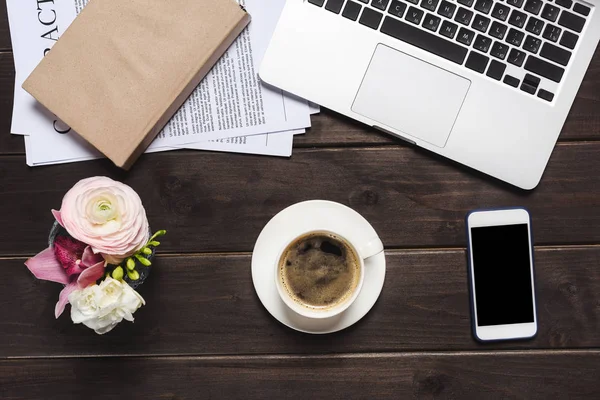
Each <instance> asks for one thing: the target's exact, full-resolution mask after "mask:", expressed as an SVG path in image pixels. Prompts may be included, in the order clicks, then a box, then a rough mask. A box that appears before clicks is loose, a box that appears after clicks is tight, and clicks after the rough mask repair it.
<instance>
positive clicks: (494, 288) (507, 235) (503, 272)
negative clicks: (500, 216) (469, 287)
mask: <svg viewBox="0 0 600 400" xmlns="http://www.w3.org/2000/svg"><path fill="white" fill-rule="evenodd" d="M471 244H472V248H471V252H472V254H473V273H474V278H475V301H476V303H475V304H476V309H477V325H478V326H490V325H505V324H520V323H526V322H534V318H533V313H534V310H533V290H532V284H531V265H530V257H529V232H528V225H527V224H517V225H503V226H486V227H478V228H471Z"/></svg>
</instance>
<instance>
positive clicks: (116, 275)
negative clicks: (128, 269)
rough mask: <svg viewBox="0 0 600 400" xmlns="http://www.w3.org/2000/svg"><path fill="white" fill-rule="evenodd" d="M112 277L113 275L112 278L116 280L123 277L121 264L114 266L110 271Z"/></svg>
mask: <svg viewBox="0 0 600 400" xmlns="http://www.w3.org/2000/svg"><path fill="white" fill-rule="evenodd" d="M112 277H113V279H116V280H118V281H120V280H121V279H123V268H122V267H121V266H118V267H117V268H115V269H114V270H113V272H112Z"/></svg>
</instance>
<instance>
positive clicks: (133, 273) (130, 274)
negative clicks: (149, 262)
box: [127, 270, 140, 281]
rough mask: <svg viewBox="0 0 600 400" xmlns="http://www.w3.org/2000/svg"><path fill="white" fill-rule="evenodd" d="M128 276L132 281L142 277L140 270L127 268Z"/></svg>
mask: <svg viewBox="0 0 600 400" xmlns="http://www.w3.org/2000/svg"><path fill="white" fill-rule="evenodd" d="M127 276H128V277H129V279H131V280H132V281H137V280H138V279H140V274H138V272H137V271H136V270H133V271H129V270H127Z"/></svg>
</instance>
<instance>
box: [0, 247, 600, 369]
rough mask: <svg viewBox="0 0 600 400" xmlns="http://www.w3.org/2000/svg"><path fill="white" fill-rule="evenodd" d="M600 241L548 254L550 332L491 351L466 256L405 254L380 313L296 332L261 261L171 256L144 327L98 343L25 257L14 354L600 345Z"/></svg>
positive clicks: (17, 277) (393, 256)
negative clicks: (331, 329) (271, 293)
mask: <svg viewBox="0 0 600 400" xmlns="http://www.w3.org/2000/svg"><path fill="white" fill-rule="evenodd" d="M598 260H600V246H592V247H587V248H569V249H565V248H547V249H539V250H537V252H536V284H537V293H538V320H539V333H538V336H537V337H536V338H535V339H533V340H530V341H524V342H511V343H504V344H492V345H480V344H478V343H477V342H475V341H474V339H473V338H472V336H471V331H470V312H469V300H468V291H467V276H466V256H465V253H464V251H462V250H437V251H426V250H418V251H393V252H388V254H387V262H388V267H387V276H386V282H385V286H384V289H383V293H382V295H381V297H380V298H379V301H378V302H377V303H376V305H375V307H374V308H373V309H372V310H371V312H370V313H369V314H367V316H366V317H365V318H364V319H363V320H361V321H360V322H358V323H357V324H356V325H354V326H353V327H351V328H349V329H347V330H345V331H342V332H340V333H337V334H334V335H326V336H312V335H306V334H302V333H298V332H296V331H293V330H291V329H289V328H287V327H285V326H284V325H282V324H280V323H279V322H278V321H277V320H275V319H274V318H273V317H272V316H271V315H270V314H269V313H268V312H267V311H266V310H265V309H264V308H263V306H262V304H261V303H260V301H259V299H258V297H257V296H256V293H255V291H254V287H253V284H252V281H251V276H250V256H249V255H230V256H217V255H215V256H209V255H206V256H187V257H179V256H177V257H159V259H158V260H157V261H156V265H155V269H154V271H153V272H152V276H151V277H150V278H149V280H148V281H147V282H146V283H144V285H143V286H142V287H141V288H140V293H141V294H142V295H143V296H144V298H145V299H146V301H147V305H146V306H144V307H142V308H141V309H140V310H139V311H138V312H137V313H136V315H135V317H136V321H135V323H133V324H131V323H127V322H123V323H122V324H120V325H119V326H118V327H117V328H116V329H115V330H114V331H112V332H110V333H109V334H107V335H104V336H102V337H98V336H97V335H96V334H95V333H93V332H92V331H90V330H89V329H87V328H85V327H83V326H78V325H73V324H72V322H71V320H70V316H69V314H68V312H67V313H66V314H65V315H63V316H62V317H61V318H60V319H58V320H55V319H54V312H53V310H54V304H55V303H56V301H57V299H58V293H59V291H60V289H61V288H60V285H58V284H54V283H50V282H41V281H37V280H36V279H35V278H34V277H33V276H32V275H31V274H30V273H29V271H28V270H27V269H26V268H25V266H24V265H23V260H3V261H0V270H2V271H3V274H2V276H3V278H2V279H0V304H2V305H3V318H2V319H0V337H2V338H3V340H2V341H0V355H1V356H3V357H30V356H52V357H55V356H63V355H72V356H78V355H121V354H137V355H144V354H148V355H154V354H164V355H169V354H179V355H184V354H185V355H188V354H265V353H268V354H276V353H288V354H290V353H291V354H298V353H313V354H314V353H344V352H368V351H382V352H383V351H385V352H389V351H417V350H440V351H443V350H489V349H509V348H539V349H562V348H592V347H600V307H599V306H598V305H600V269H599V268H598Z"/></svg>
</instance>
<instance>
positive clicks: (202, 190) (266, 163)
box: [0, 142, 600, 256]
mask: <svg viewBox="0 0 600 400" xmlns="http://www.w3.org/2000/svg"><path fill="white" fill-rule="evenodd" d="M598 154H600V143H595V142H594V143H569V144H562V145H559V146H558V147H557V149H556V151H555V153H554V155H553V157H552V159H551V160H550V165H549V167H548V169H547V171H546V175H545V177H544V178H543V181H542V184H541V185H540V186H539V187H538V188H537V189H536V190H534V191H533V192H525V191H521V190H518V189H515V188H513V187H509V186H508V185H505V184H501V183H499V182H496V181H494V180H492V179H490V178H488V177H485V176H482V175H480V174H478V173H475V172H473V171H471V170H467V169H465V168H462V167H460V166H458V165H452V164H450V163H448V162H447V161H445V160H442V159H440V158H433V157H432V156H431V155H430V154H428V153H425V152H424V151H420V150H416V149H413V148H402V147H384V148H369V149H344V150H338V149H318V150H308V149H307V150H298V151H296V153H295V154H294V156H293V157H292V159H291V160H287V159H276V158H260V157H257V156H244V155H222V154H217V153H198V152H182V153H179V154H167V153H165V154H152V155H144V156H142V158H141V159H140V160H139V161H138V163H136V165H135V167H134V168H133V170H131V171H129V172H123V171H118V170H117V169H116V168H115V167H112V166H111V165H110V163H109V162H108V161H107V160H102V161H96V162H89V163H86V164H85V165H80V164H70V165H61V166H53V167H48V168H40V169H31V168H28V167H26V166H25V165H24V164H23V160H22V159H21V158H19V157H6V158H4V159H3V160H2V163H1V164H0V165H1V166H0V204H5V205H10V212H5V213H0V226H3V227H5V229H2V230H0V255H26V256H29V255H33V254H35V253H37V252H38V251H40V250H41V249H42V248H43V247H44V243H45V242H46V238H47V233H48V230H49V228H50V226H51V224H52V222H53V217H52V214H51V213H50V209H51V208H60V205H61V200H62V197H63V196H64V194H65V193H66V192H67V191H68V190H69V189H70V188H71V187H72V186H73V185H74V184H75V183H76V182H77V181H78V180H79V179H82V178H87V177H89V176H94V175H109V176H112V177H114V178H116V179H120V180H123V181H124V182H125V183H128V184H129V185H131V186H132V187H133V188H134V189H135V190H137V191H138V193H139V194H140V196H141V198H142V199H143V201H144V205H145V207H146V210H147V214H148V218H149V220H150V223H151V225H152V227H153V228H154V229H167V230H168V231H169V234H168V235H167V236H166V237H165V238H164V241H163V243H164V247H163V248H162V251H163V252H177V253H188V252H215V251H251V250H252V248H253V246H254V242H255V240H256V238H257V237H258V235H259V233H260V231H261V230H262V228H263V227H264V226H265V224H266V223H267V222H268V221H269V220H270V219H271V218H272V217H273V215H275V214H276V213H278V212H279V211H281V210H282V209H284V208H286V207H287V206H289V205H291V204H294V203H296V202H299V201H303V200H309V199H319V198H320V199H325V200H333V201H337V202H340V203H343V204H346V205H349V206H350V207H352V208H354V209H355V210H357V211H358V212H359V213H361V214H362V215H364V216H365V218H367V219H368V220H369V221H370V222H371V223H372V224H373V226H374V227H375V229H376V231H377V232H379V234H380V236H381V238H382V240H383V242H384V244H385V245H386V246H387V247H388V248H398V247H402V248H406V247H431V246H433V247H440V246H445V247H448V246H451V247H455V246H464V245H465V227H464V217H465V214H466V213H467V212H468V211H469V210H471V209H474V208H479V207H500V206H515V205H521V206H526V207H528V208H529V209H530V211H531V214H532V217H533V230H534V239H535V241H536V243H537V244H573V243H575V244H589V243H600V229H598V227H599V226H600V175H598V171H600V157H598Z"/></svg>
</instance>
